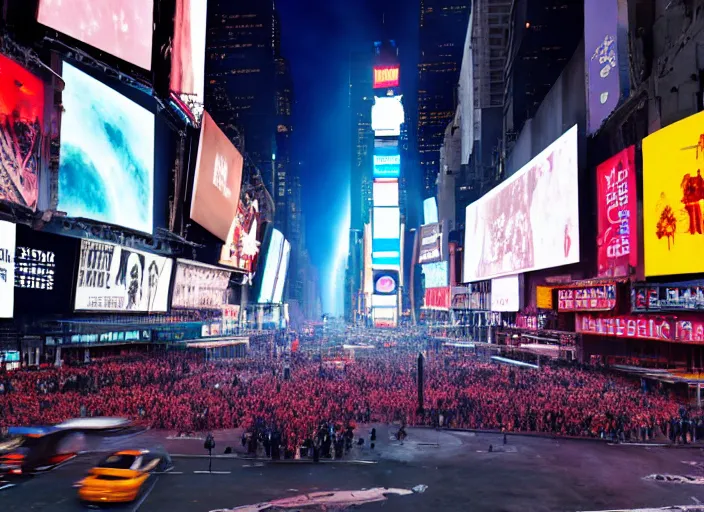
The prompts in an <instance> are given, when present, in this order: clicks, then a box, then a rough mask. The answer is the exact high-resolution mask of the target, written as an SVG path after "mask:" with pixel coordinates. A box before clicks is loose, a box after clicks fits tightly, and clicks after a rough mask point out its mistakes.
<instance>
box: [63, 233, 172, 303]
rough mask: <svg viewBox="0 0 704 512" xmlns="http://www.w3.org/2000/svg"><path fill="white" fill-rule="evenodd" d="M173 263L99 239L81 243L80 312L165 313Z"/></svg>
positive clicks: (78, 295)
mask: <svg viewBox="0 0 704 512" xmlns="http://www.w3.org/2000/svg"><path fill="white" fill-rule="evenodd" d="M172 266H173V264H172V261H171V259H169V258H165V257H163V256H157V255H156V254H150V253H147V252H143V251H138V250H135V249H131V248H127V247H121V246H119V245H114V244H110V243H107V242H99V241H97V240H81V253H80V256H79V258H78V273H77V279H76V300H75V303H74V306H75V309H76V310H77V311H123V312H130V311H131V312H139V313H165V312H166V311H167V310H168V302H169V284H170V283H171V269H172Z"/></svg>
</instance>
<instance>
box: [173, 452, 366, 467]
mask: <svg viewBox="0 0 704 512" xmlns="http://www.w3.org/2000/svg"><path fill="white" fill-rule="evenodd" d="M170 455H171V458H172V459H173V458H176V459H209V458H210V456H209V455H193V454H187V453H172V454H170ZM213 459H224V460H246V461H251V462H258V463H261V464H274V465H276V464H280V465H286V464H293V465H295V464H359V465H367V464H378V461H375V460H354V459H353V460H345V459H340V460H330V459H324V460H321V461H319V462H315V461H313V460H310V459H291V460H284V459H281V460H272V459H259V458H254V457H242V456H238V455H213Z"/></svg>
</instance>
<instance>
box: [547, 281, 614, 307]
mask: <svg viewBox="0 0 704 512" xmlns="http://www.w3.org/2000/svg"><path fill="white" fill-rule="evenodd" d="M615 307H616V285H615V284H602V285H598V286H584V287H580V288H565V289H561V290H558V291H557V309H558V311H609V310H611V309H614V308H615Z"/></svg>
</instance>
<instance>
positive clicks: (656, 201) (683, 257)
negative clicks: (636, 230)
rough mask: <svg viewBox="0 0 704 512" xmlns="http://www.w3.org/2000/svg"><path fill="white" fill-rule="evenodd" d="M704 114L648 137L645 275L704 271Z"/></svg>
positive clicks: (645, 156)
mask: <svg viewBox="0 0 704 512" xmlns="http://www.w3.org/2000/svg"><path fill="white" fill-rule="evenodd" d="M703 149H704V112H700V113H698V114H695V115H693V116H690V117H688V118H686V119H683V120H682V121H679V122H677V123H674V124H671V125H670V126H668V127H666V128H663V129H662V130H658V131H657V132H655V133H653V134H652V135H649V136H648V137H646V138H645V139H644V140H643V248H644V250H645V255H644V257H645V258H644V259H645V275H646V276H664V275H674V274H694V273H700V272H704V259H702V258H701V253H702V249H703V248H704V234H703V233H704V225H703V223H702V201H704V177H702V175H701V168H702V160H704V155H703V154H702V153H703Z"/></svg>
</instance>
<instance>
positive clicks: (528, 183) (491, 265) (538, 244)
mask: <svg viewBox="0 0 704 512" xmlns="http://www.w3.org/2000/svg"><path fill="white" fill-rule="evenodd" d="M578 175H579V165H578V160H577V126H576V125H575V126H574V127H572V128H571V129H570V130H568V131H567V132H565V133H564V134H563V135H562V136H561V137H560V138H559V139H557V140H556V141H555V142H553V143H552V144H550V146H548V147H547V148H546V149H545V150H544V151H542V152H541V153H540V154H539V155H538V156H536V157H535V158H533V160H531V161H530V162H529V163H528V164H527V165H525V166H524V167H523V168H522V169H520V170H519V171H518V172H517V173H515V174H514V175H512V176H510V177H509V178H508V179H507V180H506V181H504V182H503V183H502V184H500V185H499V186H497V187H496V188H494V189H493V190H491V191H490V192H488V193H487V194H485V195H484V196H483V197H482V198H481V199H479V200H478V201H475V202H474V203H472V204H470V205H469V206H467V210H466V223H465V226H466V227H465V245H464V253H465V254H464V272H463V275H464V278H463V281H464V282H472V281H480V280H484V279H491V278H494V277H500V276H504V275H509V274H518V273H522V272H529V271H533V270H540V269H545V268H552V267H560V266H562V265H568V264H571V263H577V262H579V190H578V189H579V187H578V178H579V176H578Z"/></svg>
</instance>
